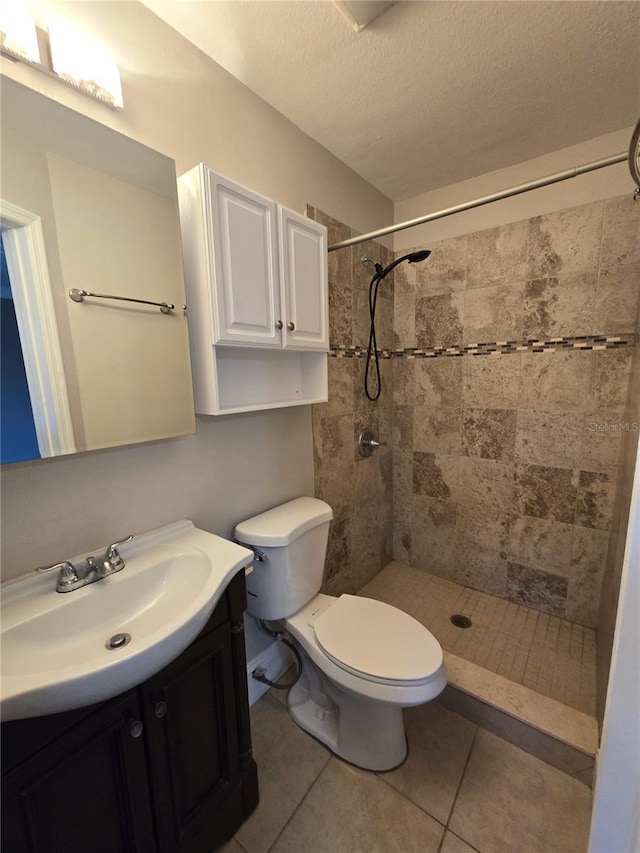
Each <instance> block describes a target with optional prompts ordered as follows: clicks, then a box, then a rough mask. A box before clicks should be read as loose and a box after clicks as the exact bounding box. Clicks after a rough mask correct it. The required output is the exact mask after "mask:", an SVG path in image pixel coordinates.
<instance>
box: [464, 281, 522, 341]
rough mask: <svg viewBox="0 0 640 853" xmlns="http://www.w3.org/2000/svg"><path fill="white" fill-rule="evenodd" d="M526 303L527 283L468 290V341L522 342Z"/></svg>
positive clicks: (465, 337)
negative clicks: (524, 305) (525, 291)
mask: <svg viewBox="0 0 640 853" xmlns="http://www.w3.org/2000/svg"><path fill="white" fill-rule="evenodd" d="M523 303H524V282H517V283H515V282H509V283H508V284H494V285H491V286H488V287H479V288H475V289H474V290H468V291H467V292H466V293H465V295H464V334H463V340H464V342H465V343H467V344H468V343H474V344H475V343H492V342H496V341H507V340H519V339H520V338H521V337H522V311H523Z"/></svg>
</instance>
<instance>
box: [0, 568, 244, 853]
mask: <svg viewBox="0 0 640 853" xmlns="http://www.w3.org/2000/svg"><path fill="white" fill-rule="evenodd" d="M49 580H52V579H49ZM95 586H96V587H99V586H100V584H96V585H95ZM96 592H99V590H96ZM74 594H76V593H71V595H74ZM245 605H246V588H245V577H244V570H243V569H241V570H240V571H238V572H237V573H236V574H235V576H234V577H233V579H232V580H231V582H230V583H229V584H228V586H227V587H226V589H225V591H224V593H223V594H222V596H221V597H220V600H219V602H218V604H217V605H216V607H215V609H214V611H213V613H212V615H211V616H210V618H209V619H208V621H207V622H206V624H205V626H204V628H203V629H202V630H201V631H200V633H199V635H198V636H197V638H196V639H195V640H194V641H193V642H192V643H191V645H189V646H188V648H187V649H186V650H185V651H184V652H183V653H182V654H181V655H179V657H178V658H176V659H175V660H174V661H173V662H172V663H170V664H169V665H168V666H166V667H164V668H163V669H162V670H161V671H160V672H158V673H156V674H155V675H153V676H151V677H150V678H148V679H146V680H145V681H143V682H142V683H141V684H139V685H138V686H136V687H134V688H132V689H130V690H127V691H126V692H124V693H122V694H120V695H119V696H116V697H114V698H113V699H109V700H107V701H104V702H99V703H96V704H93V705H91V706H89V707H85V708H77V709H75V710H70V711H65V712H63V713H58V714H52V715H49V716H44V717H34V718H31V719H23V720H14V721H11V722H6V723H3V724H2V726H1V727H0V728H1V735H2V770H3V775H2V848H3V849H4V850H7V851H12V853H23V851H31V853H33V851H42V853H70V851H76V853H83V851H87V853H88V851H91V853H119V851H122V853H124V851H127V853H133V851H135V852H136V853H152V851H157V853H177V852H178V851H180V853H212V851H214V850H215V849H216V848H217V847H218V846H219V845H220V844H222V843H224V842H225V841H226V840H227V839H229V838H230V837H231V836H232V835H233V834H234V832H235V831H236V830H237V829H238V827H239V826H240V824H241V823H242V822H243V821H244V820H246V818H247V817H248V816H249V814H251V812H252V811H253V810H254V809H255V807H256V805H257V803H258V780H257V769H256V764H255V761H254V760H253V757H252V752H251V732H250V725H249V705H248V700H247V684H246V661H245V646H244V628H243V620H242V615H243V612H244V609H245Z"/></svg>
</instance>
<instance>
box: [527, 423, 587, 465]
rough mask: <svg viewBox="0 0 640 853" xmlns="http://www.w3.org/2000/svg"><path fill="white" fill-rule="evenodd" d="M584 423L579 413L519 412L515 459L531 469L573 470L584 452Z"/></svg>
mask: <svg viewBox="0 0 640 853" xmlns="http://www.w3.org/2000/svg"><path fill="white" fill-rule="evenodd" d="M583 427H584V419H583V416H582V415H580V414H577V413H552V412H535V411H526V410H522V411H520V412H518V425H517V430H516V448H515V457H516V459H517V460H518V461H519V462H526V463H528V464H531V465H547V466H553V467H557V468H573V467H576V466H577V465H578V461H579V459H580V453H581V449H582V436H583Z"/></svg>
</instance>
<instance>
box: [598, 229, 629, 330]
mask: <svg viewBox="0 0 640 853" xmlns="http://www.w3.org/2000/svg"><path fill="white" fill-rule="evenodd" d="M637 242H639V243H640V235H638V237H637ZM639 297H640V265H638V264H631V265H630V266H623V267H616V268H615V269H612V270H609V269H601V270H600V274H599V276H598V284H597V287H596V301H595V323H594V326H595V331H596V332H597V333H598V334H602V335H618V334H622V333H624V332H634V331H635V327H636V318H637V316H638V298H639Z"/></svg>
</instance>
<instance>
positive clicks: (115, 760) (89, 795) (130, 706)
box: [2, 692, 156, 853]
mask: <svg viewBox="0 0 640 853" xmlns="http://www.w3.org/2000/svg"><path fill="white" fill-rule="evenodd" d="M2 849H3V850H6V851H7V853H9V851H11V853H71V851H78V853H80V851H85V850H87V851H88V850H90V851H91V853H152V851H155V850H156V845H155V840H154V831H153V820H152V816H151V805H150V798H149V787H148V781H147V764H146V755H145V743H144V735H143V731H142V723H141V716H140V707H139V705H138V700H137V696H136V694H135V693H134V692H131V693H127V694H125V695H124V696H123V697H121V698H120V699H118V700H114V701H112V702H108V703H106V704H105V705H104V706H103V707H102V708H101V709H100V710H98V711H97V712H96V713H94V714H91V715H90V716H89V717H87V718H86V719H85V720H83V721H82V722H81V723H79V724H77V726H74V727H73V728H72V729H71V730H69V731H68V732H67V733H66V734H64V735H63V736H61V737H59V738H57V739H55V740H54V741H52V742H51V743H50V744H49V745H48V746H46V747H45V748H44V749H41V750H40V751H39V752H37V754H35V755H34V756H33V757H32V758H31V759H29V760H28V761H26V762H25V763H24V764H21V765H20V766H19V767H18V768H17V769H16V770H13V771H11V772H9V773H8V774H7V775H6V776H5V777H4V778H3V782H2Z"/></svg>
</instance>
